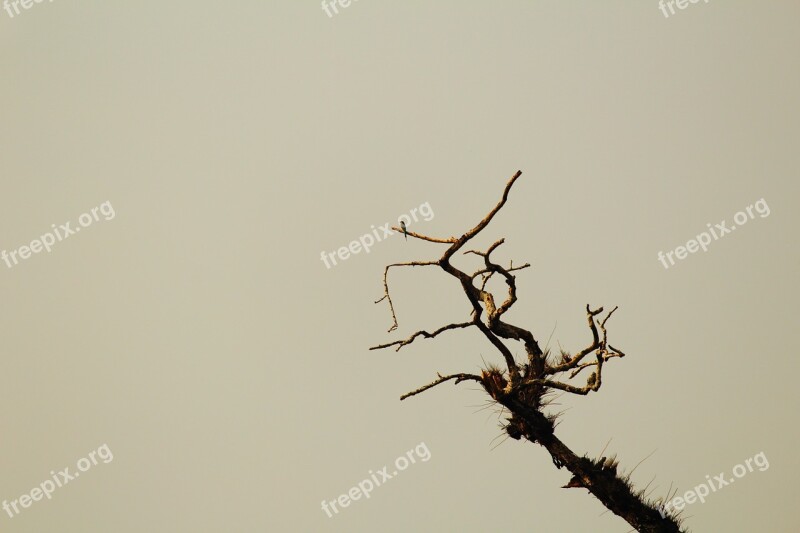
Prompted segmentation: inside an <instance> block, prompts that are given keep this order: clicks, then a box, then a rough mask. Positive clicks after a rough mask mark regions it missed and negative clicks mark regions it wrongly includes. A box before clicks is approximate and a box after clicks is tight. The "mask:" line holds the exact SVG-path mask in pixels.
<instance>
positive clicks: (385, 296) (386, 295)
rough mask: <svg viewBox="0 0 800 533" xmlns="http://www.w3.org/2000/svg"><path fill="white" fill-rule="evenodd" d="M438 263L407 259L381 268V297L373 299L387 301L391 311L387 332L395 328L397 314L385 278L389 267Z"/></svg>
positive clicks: (376, 301)
mask: <svg viewBox="0 0 800 533" xmlns="http://www.w3.org/2000/svg"><path fill="white" fill-rule="evenodd" d="M438 264H439V263H438V262H437V261H409V262H407V263H393V264H391V265H387V266H386V268H385V269H384V270H383V297H381V298H380V299H378V300H375V303H376V304H377V303H380V302H382V301H383V300H388V301H389V311H391V313H392V327H390V328H389V330H388V332H387V333H391V332H392V331H394V330H396V329H397V315H395V314H394V304H393V303H392V297H391V296H389V282H388V280H387V277H388V276H389V269H390V268H392V267H394V266H436V265H438Z"/></svg>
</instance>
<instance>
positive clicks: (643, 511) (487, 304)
mask: <svg viewBox="0 0 800 533" xmlns="http://www.w3.org/2000/svg"><path fill="white" fill-rule="evenodd" d="M521 174H522V172H520V171H518V172H517V173H516V174H514V176H512V178H511V179H510V180H509V181H508V183H507V184H506V186H505V190H504V191H503V196H502V198H501V199H500V201H499V202H498V203H497V205H495V207H494V208H493V209H492V210H491V211H490V212H489V214H488V215H486V216H485V217H484V218H483V220H481V221H480V222H479V223H478V224H477V225H476V226H475V227H473V228H472V229H470V230H469V231H467V232H466V233H464V234H463V235H461V236H460V237H447V238H436V237H429V236H427V235H422V234H419V233H415V232H411V231H409V232H408V235H409V236H411V237H414V238H417V239H421V240H423V241H428V242H432V243H440V244H445V245H447V249H446V250H445V252H444V254H443V255H442V256H441V257H440V258H439V259H436V260H433V261H409V262H405V263H394V264H391V265H388V266H387V267H386V268H385V269H384V272H383V289H384V293H383V297H382V298H381V299H379V300H377V301H376V302H375V303H379V302H382V301H383V300H386V301H387V302H388V304H389V311H390V312H391V314H392V326H391V327H390V328H389V332H392V331H394V330H395V329H397V315H396V314H395V309H394V304H393V303H392V297H391V295H390V293H389V281H388V275H389V270H390V269H392V268H394V267H408V266H410V267H417V266H432V267H439V268H441V269H442V270H444V271H445V272H446V273H447V274H449V275H451V276H453V277H455V278H456V279H457V280H458V281H459V282H460V284H461V288H462V289H463V291H464V294H465V295H466V297H467V300H469V303H470V305H471V306H472V314H471V317H472V318H471V320H469V321H467V322H459V323H454V324H448V325H446V326H442V327H440V328H438V329H436V330H434V331H432V332H428V331H424V330H423V331H417V332H416V333H414V334H412V335H411V336H410V337H408V338H406V339H404V340H397V341H394V342H390V343H388V344H381V345H378V346H373V347H372V348H370V350H378V349H383V348H390V347H392V346H394V347H396V351H399V350H400V348H402V347H403V346H407V345H409V344H411V343H412V342H414V341H415V340H416V339H418V338H420V337H424V338H432V337H436V336H438V335H439V334H441V333H444V332H445V331H449V330H458V329H466V328H477V329H478V330H480V332H481V333H482V334H483V335H484V336H485V337H486V339H487V340H488V341H489V342H490V343H491V344H492V346H494V348H495V349H496V350H497V351H498V352H500V355H502V356H503V359H504V360H505V365H504V366H505V367H504V368H500V367H497V366H491V365H490V366H488V367H487V368H485V369H483V370H482V371H481V374H480V375H476V374H467V373H461V374H452V375H446V376H443V375H441V374H437V375H438V378H437V379H436V380H435V381H433V382H432V383H429V384H428V385H425V386H423V387H420V388H418V389H416V390H414V391H411V392H409V393H407V394H404V395H403V396H401V397H400V399H401V400H404V399H406V398H409V397H411V396H415V395H417V394H420V393H421V392H424V391H426V390H428V389H430V388H432V387H435V386H436V385H439V384H441V383H445V382H447V381H453V383H455V384H458V383H461V382H464V381H476V382H478V383H480V384H481V386H482V387H483V388H484V389H485V390H486V392H487V393H488V394H489V396H491V398H492V399H493V400H494V401H496V402H497V403H499V404H500V405H502V406H503V407H505V408H506V409H508V411H509V413H510V414H511V416H510V417H508V418H507V419H506V422H507V423H506V424H505V425H504V430H505V431H506V432H507V433H508V435H509V436H510V437H512V438H514V439H517V440H520V439H522V438H525V439H527V440H528V441H530V442H533V443H537V444H539V445H541V446H543V447H544V448H545V449H546V450H547V451H548V452H549V453H550V456H551V457H552V459H553V463H554V464H555V465H556V467H557V468H564V467H566V468H567V470H569V471H570V472H571V473H572V478H571V479H570V480H569V482H568V483H567V484H566V485H565V487H564V488H571V487H582V488H586V489H588V490H589V492H590V493H592V494H593V495H594V496H595V497H596V498H597V499H598V500H600V502H602V503H603V505H605V506H606V507H607V508H608V509H609V510H610V511H612V512H613V513H615V514H617V515H619V516H620V517H622V518H623V519H625V520H626V521H627V522H628V523H629V524H630V525H631V526H633V527H634V528H636V530H638V531H642V532H682V531H683V530H682V529H681V527H680V520H679V518H678V517H677V516H675V514H674V513H672V512H667V513H665V516H662V514H661V513H660V512H659V511H658V510H657V508H656V506H655V504H653V503H650V502H647V501H646V499H645V495H644V491H636V490H634V489H633V487H632V485H631V484H630V482H629V479H628V477H629V476H622V475H618V474H617V472H616V461H613V460H610V461H609V460H607V459H606V458H605V457H603V458H600V459H597V460H594V459H590V458H588V457H586V456H578V455H576V454H575V453H574V452H573V451H572V450H570V449H569V448H568V447H567V446H566V445H565V444H564V443H563V442H561V441H560V440H559V439H558V437H556V436H555V434H554V427H555V425H554V422H555V417H554V416H552V415H548V414H545V412H544V408H545V407H546V406H547V403H548V396H549V394H548V393H553V392H554V391H564V392H565V393H572V394H580V395H586V394H588V393H589V392H592V391H594V392H597V391H598V390H599V389H600V386H601V385H602V371H603V368H604V365H605V364H606V363H607V362H608V361H609V360H610V359H613V358H615V357H620V358H621V357H624V356H625V354H624V353H623V352H622V351H621V350H619V349H617V348H615V347H613V346H611V345H610V344H609V343H608V334H607V331H606V323H607V322H608V319H609V318H610V317H611V315H612V314H613V313H614V311H616V309H617V308H616V307H615V308H614V309H612V310H611V311H609V312H607V313H606V314H605V315H603V308H602V307H599V308H597V309H592V308H591V307H589V306H588V305H587V306H586V319H587V321H588V324H589V330H590V331H591V335H592V341H591V343H590V344H589V345H588V346H587V347H585V348H583V349H582V350H580V351H579V352H577V353H575V354H570V353H568V352H565V351H562V352H561V354H560V356H559V357H557V358H553V357H549V353H545V352H544V351H542V349H541V348H540V346H539V343H538V342H537V341H536V339H535V338H534V336H533V334H532V333H531V332H530V331H529V330H527V329H523V328H521V327H519V326H515V325H513V324H510V323H508V322H505V321H504V320H503V315H504V314H505V313H507V312H508V310H509V309H511V306H512V305H514V303H515V302H516V301H517V284H516V278H515V276H514V275H513V274H512V272H515V271H518V270H522V269H524V268H528V267H529V266H530V265H529V264H528V263H525V264H523V265H519V266H513V262H512V263H510V264H509V266H508V267H504V266H501V265H499V264H497V263H495V262H494V261H493V260H492V257H491V255H492V252H494V251H495V250H496V249H497V247H498V246H500V245H501V244H503V242H504V239H500V240H498V241H496V242H495V243H494V244H492V245H491V246H489V248H488V249H487V250H486V251H485V252H482V251H478V250H469V251H465V252H463V253H464V254H475V255H477V256H479V257H481V258H483V266H482V267H480V268H479V269H478V270H477V271H476V272H474V273H472V274H467V273H466V272H464V271H462V270H459V269H458V268H456V267H455V266H453V265H452V263H451V259H452V258H453V256H454V255H455V254H456V252H458V251H459V250H461V249H462V248H463V247H464V245H465V244H467V242H469V241H470V240H471V239H472V238H473V237H475V236H476V235H477V234H478V233H480V232H481V231H482V230H483V229H484V228H486V226H488V225H489V223H490V222H491V221H492V218H494V216H495V215H496V214H497V213H498V212H499V211H500V209H501V208H502V207H503V206H504V205H505V203H506V200H507V199H508V195H509V192H510V190H511V187H512V186H513V185H514V182H515V181H516V180H517V178H519V177H520V175H521ZM392 229H393V230H395V231H398V232H400V231H401V230H400V229H399V228H396V227H394V228H392ZM493 276H499V277H500V278H502V280H504V281H505V284H506V285H507V286H508V293H507V295H506V296H505V299H504V300H503V302H502V303H500V305H498V304H497V301H496V300H495V297H494V294H492V292H490V291H489V290H487V282H488V281H489V280H490V279H491V278H492V277H493ZM505 341H515V342H519V343H521V344H522V346H523V347H524V349H525V353H526V355H527V361H526V362H524V363H522V364H518V363H517V362H516V361H515V359H514V356H513V355H512V353H511V350H510V349H509V347H508V346H507V345H506V342H505ZM584 370H586V371H587V372H586V374H588V377H587V378H586V382H585V384H584V385H583V386H578V385H573V384H570V383H569V381H570V380H571V379H572V378H575V377H576V376H578V375H579V374H580V373H581V372H583V371H584ZM586 374H584V375H586Z"/></svg>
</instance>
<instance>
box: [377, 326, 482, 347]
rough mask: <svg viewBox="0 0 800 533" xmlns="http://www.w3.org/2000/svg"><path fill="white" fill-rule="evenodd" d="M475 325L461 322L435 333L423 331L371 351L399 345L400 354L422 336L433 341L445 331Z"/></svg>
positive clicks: (443, 327) (444, 327)
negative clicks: (406, 346) (401, 350)
mask: <svg viewBox="0 0 800 533" xmlns="http://www.w3.org/2000/svg"><path fill="white" fill-rule="evenodd" d="M474 325H475V322H461V323H459V324H448V325H446V326H442V327H441V328H439V329H437V330H436V331H434V332H433V333H428V332H427V331H424V330H423V331H417V332H416V333H414V334H413V335H411V336H410V337H409V338H407V339H406V340H404V341H394V342H390V343H388V344H381V345H379V346H373V347H372V348H370V350H380V349H382V348H388V347H389V346H394V345H395V344H396V345H397V349H396V350H395V351H396V352H399V351H400V348H402V347H403V346H405V345H407V344H411V343H412V342H414V339H416V338H417V337H419V336H420V335H422V336H423V337H425V338H426V339H432V338H433V337H435V336H436V335H438V334H439V333H442V332H443V331H447V330H450V329H460V328H468V327H470V326H474Z"/></svg>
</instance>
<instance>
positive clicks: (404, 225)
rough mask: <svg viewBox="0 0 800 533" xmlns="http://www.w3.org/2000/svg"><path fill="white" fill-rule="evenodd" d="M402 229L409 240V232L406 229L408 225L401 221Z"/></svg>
mask: <svg viewBox="0 0 800 533" xmlns="http://www.w3.org/2000/svg"><path fill="white" fill-rule="evenodd" d="M400 229H402V230H403V235H404V236H405V238H406V240H408V230H407V229H406V223H405V222H403V221H402V220H401V221H400Z"/></svg>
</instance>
